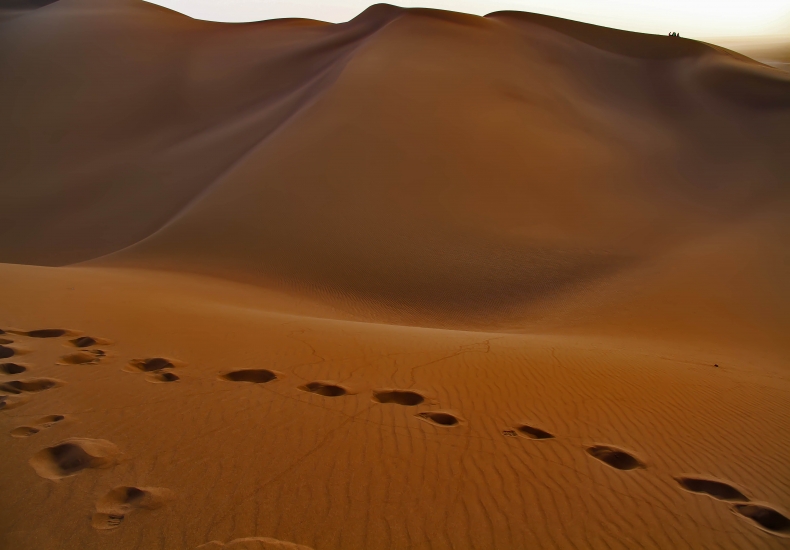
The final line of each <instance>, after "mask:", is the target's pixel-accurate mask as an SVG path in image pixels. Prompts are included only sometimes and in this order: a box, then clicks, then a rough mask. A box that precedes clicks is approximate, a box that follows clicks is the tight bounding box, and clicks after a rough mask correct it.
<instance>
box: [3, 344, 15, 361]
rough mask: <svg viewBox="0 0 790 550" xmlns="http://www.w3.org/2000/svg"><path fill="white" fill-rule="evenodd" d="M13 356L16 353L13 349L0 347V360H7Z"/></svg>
mask: <svg viewBox="0 0 790 550" xmlns="http://www.w3.org/2000/svg"><path fill="white" fill-rule="evenodd" d="M14 355H16V351H15V350H14V349H13V348H9V347H7V346H3V345H0V359H8V358H9V357H13V356H14Z"/></svg>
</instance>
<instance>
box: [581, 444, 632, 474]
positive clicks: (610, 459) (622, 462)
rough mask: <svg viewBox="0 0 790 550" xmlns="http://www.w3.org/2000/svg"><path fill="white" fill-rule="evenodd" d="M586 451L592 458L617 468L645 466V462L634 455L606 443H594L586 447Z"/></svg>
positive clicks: (627, 468)
mask: <svg viewBox="0 0 790 550" xmlns="http://www.w3.org/2000/svg"><path fill="white" fill-rule="evenodd" d="M587 453H588V454H589V455H590V456H592V457H593V458H597V459H598V460H600V461H601V462H603V463H604V464H607V465H609V466H611V467H612V468H617V469H618V470H635V469H637V468H645V467H646V466H645V463H644V462H642V461H641V460H639V459H638V458H636V457H635V456H633V455H631V454H629V453H627V452H625V451H623V450H622V449H617V448H615V447H609V446H607V445H594V446H592V447H588V448H587Z"/></svg>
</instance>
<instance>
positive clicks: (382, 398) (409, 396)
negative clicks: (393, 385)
mask: <svg viewBox="0 0 790 550" xmlns="http://www.w3.org/2000/svg"><path fill="white" fill-rule="evenodd" d="M373 400H374V401H376V402H377V403H384V404H390V403H392V404H395V405H403V406H404V407H415V406H417V405H420V404H421V403H424V402H425V397H423V396H422V395H420V394H419V393H417V392H413V391H408V390H379V391H374V392H373Z"/></svg>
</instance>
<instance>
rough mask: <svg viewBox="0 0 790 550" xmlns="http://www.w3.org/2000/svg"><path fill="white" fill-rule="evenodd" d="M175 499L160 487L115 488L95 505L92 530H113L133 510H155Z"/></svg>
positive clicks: (169, 492)
mask: <svg viewBox="0 0 790 550" xmlns="http://www.w3.org/2000/svg"><path fill="white" fill-rule="evenodd" d="M174 498H175V497H174V495H173V492H172V491H170V490H169V489H162V488H160V487H116V488H115V489H113V490H112V491H110V492H109V493H107V494H106V495H104V496H103V497H102V498H100V499H99V501H98V502H97V503H96V513H95V514H93V519H92V520H91V524H92V525H93V527H94V529H102V530H105V529H115V528H117V527H119V526H120V525H121V522H122V521H123V520H124V519H125V518H126V516H128V515H129V514H131V513H132V512H134V511H135V510H156V509H158V508H161V507H162V506H164V505H165V504H167V503H168V502H170V501H171V500H173V499H174Z"/></svg>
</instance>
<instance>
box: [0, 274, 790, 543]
mask: <svg viewBox="0 0 790 550" xmlns="http://www.w3.org/2000/svg"><path fill="white" fill-rule="evenodd" d="M0 286H1V287H2V289H3V296H4V307H3V312H2V315H3V317H2V322H3V325H2V326H3V328H4V329H5V330H6V331H8V330H9V329H11V328H13V327H16V328H18V329H25V330H32V329H42V328H64V329H70V330H73V331H75V333H74V334H72V335H70V336H63V337H60V338H51V339H49V338H48V339H42V338H31V337H27V336H20V335H14V334H6V335H4V336H8V337H9V339H12V340H13V341H14V342H13V344H11V346H12V347H14V348H15V349H17V350H19V352H20V353H24V354H22V355H19V356H18V357H17V356H15V357H14V358H13V359H12V360H13V361H17V362H18V363H20V364H24V365H26V366H27V367H28V371H26V372H25V373H24V374H22V375H17V376H13V377H12V376H4V377H3V378H4V379H12V378H13V379H33V378H35V379H42V378H48V379H53V380H58V381H60V386H59V387H55V388H51V389H47V390H44V391H40V392H28V393H25V394H23V395H24V396H27V398H28V399H29V401H28V402H27V403H26V404H24V405H23V406H19V407H17V408H13V409H11V410H6V411H3V413H2V416H1V417H0V422H2V428H3V430H4V431H5V432H6V433H7V434H8V433H9V432H12V430H15V429H17V428H19V427H20V426H29V427H36V425H37V424H36V423H37V422H39V419H41V418H42V417H45V416H49V415H63V416H64V417H65V419H64V420H62V421H60V422H57V423H55V424H54V425H52V426H51V427H47V428H40V431H38V433H35V434H33V435H29V436H27V437H22V438H16V439H12V438H11V437H10V436H7V439H6V442H5V443H4V444H3V445H2V446H0V454H1V455H2V462H3V464H4V468H3V474H2V480H3V481H2V483H3V495H4V496H3V498H4V509H5V513H4V514H3V515H2V519H0V532H1V533H2V541H3V546H4V547H6V548H195V547H197V546H198V545H200V544H203V543H207V542H209V541H213V540H218V541H224V542H227V541H231V540H233V539H238V538H244V537H272V538H275V539H280V540H284V541H291V542H294V543H298V544H302V545H305V546H308V547H314V548H525V547H540V548H574V547H575V548H755V549H757V548H785V547H786V546H787V543H788V539H786V538H783V537H780V536H777V535H775V534H769V533H766V532H765V531H763V530H761V529H760V528H759V527H758V526H757V525H756V524H754V523H752V522H751V521H749V520H748V519H745V518H744V517H742V516H740V515H738V514H736V513H734V510H735V508H734V507H733V503H732V502H727V501H721V500H718V499H717V498H713V497H711V496H709V495H706V494H696V493H692V492H689V491H688V490H684V489H683V488H682V487H681V486H680V485H679V483H678V481H677V480H676V478H678V477H682V476H689V477H701V478H711V479H716V480H722V481H724V482H725V483H727V484H729V485H730V486H732V487H733V488H735V489H737V490H739V491H740V492H741V493H742V495H743V496H744V498H748V499H750V500H753V501H757V502H764V503H767V504H769V505H770V506H771V507H773V508H776V509H778V510H786V509H787V506H788V503H790V476H788V471H787V464H788V461H790V445H788V441H787V438H786V437H784V436H783V434H785V433H787V431H788V428H790V426H788V418H790V402H788V399H787V396H788V391H790V380H788V376H787V369H786V362H785V363H776V362H772V360H771V359H770V358H767V357H763V356H761V355H760V354H759V353H749V354H744V355H743V356H738V355H737V354H734V353H721V352H720V350H717V349H710V348H705V349H682V347H680V348H679V347H675V348H674V349H665V348H660V347H657V346H655V345H654V344H653V343H651V342H644V341H637V340H629V341H625V340H621V341H613V340H606V339H602V338H593V337H581V336H552V335H545V334H542V335H538V334H530V335H519V334H504V333H499V334H498V333H479V332H464V331H449V330H437V329H426V328H411V327H398V326H388V325H380V324H373V323H361V322H355V321H348V320H331V319H322V318H320V317H315V316H311V315H310V314H308V311H309V309H311V308H314V309H313V313H315V314H318V315H322V314H326V313H328V312H327V311H326V310H322V309H321V308H320V307H316V306H311V305H310V304H307V303H304V302H302V303H295V302H294V301H293V300H290V299H288V298H287V297H283V296H277V295H273V294H272V293H270V292H266V291H262V290H260V289H256V288H254V287H245V286H243V285H234V284H232V283H222V282H220V281H217V280H211V279H201V278H196V277H192V276H190V277H187V276H183V275H165V274H157V273H150V272H135V271H128V272H127V271H122V270H97V269H75V268H68V269H67V268H58V269H52V268H34V267H24V266H10V265H6V266H3V267H2V269H0ZM265 304H268V305H269V307H268V311H267V310H266V309H264V308H263V306H264V305H265ZM288 308H291V309H292V310H293V311H297V312H299V313H298V314H293V313H288V312H287V310H288ZM278 310H279V311H278ZM78 335H87V336H91V337H94V338H103V339H106V340H107V343H106V344H104V345H94V346H92V347H91V348H89V349H101V350H103V351H105V352H106V355H104V356H102V357H97V360H96V362H95V364H64V361H63V359H62V358H63V357H65V356H71V355H73V354H74V353H75V352H76V351H77V350H76V348H75V347H74V346H73V345H71V344H69V343H68V340H69V339H72V338H76V337H77V336H78ZM152 357H163V358H170V359H173V360H177V361H174V363H175V365H176V366H175V368H174V369H170V371H171V372H173V373H175V374H176V375H177V376H178V377H179V380H178V381H175V382H170V383H154V382H157V380H155V375H156V373H153V374H150V373H149V374H146V373H144V372H139V371H138V372H134V369H130V368H129V366H128V365H129V362H130V361H132V360H134V359H145V358H152ZM181 362H183V363H181ZM714 364H718V365H719V366H718V367H714ZM244 369H268V370H271V371H274V372H275V373H276V374H277V378H276V379H275V380H272V381H269V382H266V383H258V384H256V383H249V382H232V381H228V380H225V379H222V378H221V377H222V375H224V374H227V373H229V372H233V371H239V370H244ZM314 381H323V382H325V383H327V384H328V383H334V384H336V385H338V386H340V387H342V388H345V389H346V391H347V392H348V393H347V394H346V395H342V396H335V397H327V396H322V395H316V394H313V393H309V392H306V391H303V390H300V389H299V388H300V386H304V385H306V384H308V383H310V382H314ZM381 389H403V390H411V391H414V392H419V394H420V395H422V396H424V398H425V401H424V402H423V403H422V404H419V405H416V406H408V405H398V404H393V403H387V404H384V403H378V402H376V401H374V399H373V396H374V393H373V392H374V391H375V390H381ZM13 397H17V396H13ZM432 411H444V412H447V413H449V414H450V415H452V416H453V417H454V418H455V419H457V424H454V425H450V426H443V425H436V424H435V423H433V422H431V420H430V418H428V417H421V416H419V415H420V414H422V413H429V412H432ZM436 418H437V419H438V420H439V421H440V422H444V423H445V424H452V422H453V421H452V420H449V421H448V420H447V418H446V417H442V416H439V417H436ZM522 425H527V426H530V427H533V428H538V429H540V430H543V431H545V432H547V433H548V434H551V435H552V436H553V438H546V439H531V438H530V437H527V435H525V434H524V433H520V432H518V431H517V429H518V428H519V427H520V426H522ZM69 438H90V439H98V440H106V441H109V442H111V443H112V444H114V445H115V446H117V449H118V450H119V451H120V453H122V454H121V456H120V457H119V459H118V463H117V464H114V465H111V466H107V467H105V468H101V469H90V468H88V469H85V470H82V471H80V472H79V473H77V474H76V475H74V476H71V477H67V478H64V479H61V480H59V481H53V480H50V479H45V478H43V477H41V476H40V475H38V474H37V473H36V471H35V470H34V468H33V467H31V465H30V464H29V461H30V459H31V457H33V456H34V455H36V453H39V452H40V451H41V450H42V449H44V448H45V447H48V446H53V445H55V444H57V443H59V442H62V441H63V440H66V439H69ZM595 445H607V446H612V447H616V448H619V449H622V450H625V451H627V452H628V453H629V454H630V455H632V456H633V457H635V458H636V459H637V460H639V461H641V463H642V465H643V466H644V467H636V468H634V469H631V470H618V469H616V468H613V467H610V466H609V465H607V464H605V463H603V462H601V461H599V460H597V459H596V458H594V457H593V456H591V455H590V454H589V453H588V452H587V449H588V448H589V447H592V446H595ZM105 466H106V465H105ZM115 487H137V488H141V489H145V488H160V489H166V490H167V491H170V492H172V495H173V498H172V499H169V500H166V501H165V502H164V503H163V504H162V506H161V508H158V509H155V510H147V509H140V510H134V511H133V512H132V513H130V514H127V515H126V517H125V518H124V519H123V520H122V521H121V522H120V525H118V527H117V528H115V529H112V530H102V531H97V530H96V529H94V528H93V527H92V517H93V515H94V514H95V513H96V511H97V502H98V501H99V500H100V499H102V498H103V497H104V496H105V495H106V494H107V493H109V492H110V491H111V490H112V489H113V488H115ZM146 490H149V489H146ZM725 496H726V495H725ZM247 544H249V545H251V544H253V543H252V542H248V543H247ZM255 544H262V543H255ZM240 547H243V546H240ZM249 547H250V548H255V547H265V546H249ZM272 547H275V546H272Z"/></svg>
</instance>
